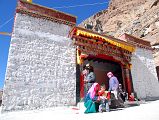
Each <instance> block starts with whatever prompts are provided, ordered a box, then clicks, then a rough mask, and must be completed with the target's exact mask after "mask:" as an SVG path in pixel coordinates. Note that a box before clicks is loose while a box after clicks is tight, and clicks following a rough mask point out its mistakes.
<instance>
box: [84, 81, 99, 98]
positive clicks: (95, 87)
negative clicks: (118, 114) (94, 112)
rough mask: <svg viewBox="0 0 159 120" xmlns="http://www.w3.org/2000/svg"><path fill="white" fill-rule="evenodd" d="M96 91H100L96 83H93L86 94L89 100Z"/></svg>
mask: <svg viewBox="0 0 159 120" xmlns="http://www.w3.org/2000/svg"><path fill="white" fill-rule="evenodd" d="M97 90H100V85H99V84H98V83H93V85H92V87H91V88H90V89H89V90H88V93H87V94H90V98H91V99H93V98H94V96H95V95H96V91H97Z"/></svg>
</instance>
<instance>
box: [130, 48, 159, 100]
mask: <svg viewBox="0 0 159 120" xmlns="http://www.w3.org/2000/svg"><path fill="white" fill-rule="evenodd" d="M131 64H132V69H131V74H132V82H133V87H134V91H135V92H136V93H137V96H138V98H141V99H154V98H159V81H158V78H157V73H156V69H155V63H154V58H153V55H152V51H151V50H146V49H143V48H138V47H137V49H136V51H135V52H134V53H133V55H132V60H131Z"/></svg>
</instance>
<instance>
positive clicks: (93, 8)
mask: <svg viewBox="0 0 159 120" xmlns="http://www.w3.org/2000/svg"><path fill="white" fill-rule="evenodd" d="M33 2H34V3H36V4H40V5H42V6H46V7H50V8H54V9H57V10H59V11H63V12H66V13H69V14H72V15H75V16H77V24H79V23H81V22H82V21H83V20H85V19H86V18H88V17H89V16H91V15H93V14H95V13H97V12H98V11H101V10H103V9H106V8H107V7H108V5H109V0H33ZM16 4H17V0H0V32H12V27H13V17H14V14H15V8H16ZM63 6H76V7H68V8H67V7H63ZM60 7H61V8H60ZM10 39H11V38H10V37H9V36H3V35H0V89H1V88H3V85H4V79H5V71H6V66H7V59H8V51H9V45H10Z"/></svg>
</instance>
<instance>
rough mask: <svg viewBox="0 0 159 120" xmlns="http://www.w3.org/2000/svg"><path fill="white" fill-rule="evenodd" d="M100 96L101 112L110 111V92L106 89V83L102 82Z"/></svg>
mask: <svg viewBox="0 0 159 120" xmlns="http://www.w3.org/2000/svg"><path fill="white" fill-rule="evenodd" d="M98 95H99V96H100V105H99V110H98V111H99V112H103V111H106V112H109V111H110V109H109V100H110V92H108V91H106V87H105V84H102V85H101V87H100V91H99V92H98Z"/></svg>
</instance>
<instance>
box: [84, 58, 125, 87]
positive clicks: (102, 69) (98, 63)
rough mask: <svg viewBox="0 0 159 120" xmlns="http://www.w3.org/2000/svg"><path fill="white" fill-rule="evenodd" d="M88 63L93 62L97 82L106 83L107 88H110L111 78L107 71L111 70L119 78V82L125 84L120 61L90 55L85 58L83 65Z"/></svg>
mask: <svg viewBox="0 0 159 120" xmlns="http://www.w3.org/2000/svg"><path fill="white" fill-rule="evenodd" d="M87 63H89V64H91V66H92V67H93V68H94V73H95V75H96V82H98V83H99V84H100V85H101V84H105V85H106V89H108V88H109V78H108V77H107V73H108V72H110V71H111V72H112V73H113V74H114V76H116V77H117V78H118V80H119V83H120V84H122V86H123V76H122V68H121V65H120V64H119V63H117V62H114V61H111V60H106V59H101V58H96V57H88V58H87V59H85V60H84V63H83V65H86V64H87Z"/></svg>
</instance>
